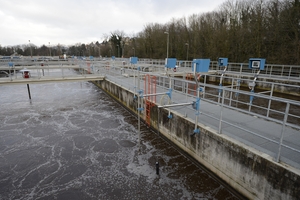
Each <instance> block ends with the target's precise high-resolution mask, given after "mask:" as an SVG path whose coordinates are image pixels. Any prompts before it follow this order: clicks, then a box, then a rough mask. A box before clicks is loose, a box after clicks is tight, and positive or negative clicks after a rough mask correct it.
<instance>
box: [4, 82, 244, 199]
mask: <svg viewBox="0 0 300 200" xmlns="http://www.w3.org/2000/svg"><path fill="white" fill-rule="evenodd" d="M30 88H31V96H32V102H29V100H28V94H27V87H26V85H16V86H1V87H0V109H1V112H0V199H72V200H73V199H239V198H241V197H239V196H237V194H235V193H234V192H233V191H231V190H229V189H228V188H227V186H226V185H223V184H221V183H220V182H219V181H218V180H217V179H215V178H214V177H212V176H211V175H210V174H208V173H206V172H205V170H203V169H202V168H201V167H200V166H198V165H196V164H195V163H194V162H192V161H191V160H190V159H188V158H186V157H185V156H183V155H182V154H181V153H180V152H179V151H177V150H176V149H175V148H174V147H173V146H172V145H170V144H169V143H168V142H166V141H165V140H163V139H162V138H160V137H159V136H157V135H156V133H154V132H152V131H150V130H148V129H147V127H145V126H142V131H141V132H142V145H141V148H140V150H139V148H138V134H137V119H136V118H135V117H134V116H132V115H131V114H130V113H129V112H127V111H126V110H125V109H124V108H123V107H121V106H120V105H119V104H117V103H116V102H114V101H112V99H111V98H109V97H108V96H107V95H105V94H104V93H103V92H102V91H101V90H99V89H98V88H96V87H95V86H94V85H92V84H91V83H57V84H37V85H30ZM157 161H159V164H160V176H158V175H156V169H155V163H156V162H157Z"/></svg>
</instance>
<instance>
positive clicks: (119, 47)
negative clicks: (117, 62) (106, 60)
mask: <svg viewBox="0 0 300 200" xmlns="http://www.w3.org/2000/svg"><path fill="white" fill-rule="evenodd" d="M117 47H118V58H119V57H120V46H119V45H117Z"/></svg>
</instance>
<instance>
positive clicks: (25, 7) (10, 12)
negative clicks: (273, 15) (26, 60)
mask: <svg viewBox="0 0 300 200" xmlns="http://www.w3.org/2000/svg"><path fill="white" fill-rule="evenodd" d="M225 1H226V0H187V1H183V0H48V1H45V0H0V45H1V46H9V45H19V44H28V43H29V40H30V42H31V43H33V44H35V45H37V46H41V45H43V44H45V45H49V42H50V45H57V44H64V45H72V44H76V43H90V42H93V41H94V42H96V41H99V42H102V40H103V36H104V35H105V34H106V35H108V34H110V33H111V32H114V31H116V30H120V31H124V32H125V34H126V35H128V36H132V35H134V34H137V33H138V32H140V31H142V30H143V29H144V26H145V25H146V24H148V23H160V24H165V23H167V22H169V21H170V20H171V19H172V18H182V17H189V16H190V15H192V14H199V13H205V12H209V11H213V10H217V9H218V8H219V6H220V5H221V4H222V3H223V2H225Z"/></svg>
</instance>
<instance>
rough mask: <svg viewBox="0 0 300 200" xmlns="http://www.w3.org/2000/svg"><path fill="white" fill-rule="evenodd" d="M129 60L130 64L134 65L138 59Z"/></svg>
mask: <svg viewBox="0 0 300 200" xmlns="http://www.w3.org/2000/svg"><path fill="white" fill-rule="evenodd" d="M129 60H130V63H131V64H133V65H135V64H137V61H138V58H137V57H130V59H129Z"/></svg>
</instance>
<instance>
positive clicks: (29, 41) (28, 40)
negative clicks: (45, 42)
mask: <svg viewBox="0 0 300 200" xmlns="http://www.w3.org/2000/svg"><path fill="white" fill-rule="evenodd" d="M28 42H29V47H30V55H31V58H32V50H31V44H30V40H28Z"/></svg>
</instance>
